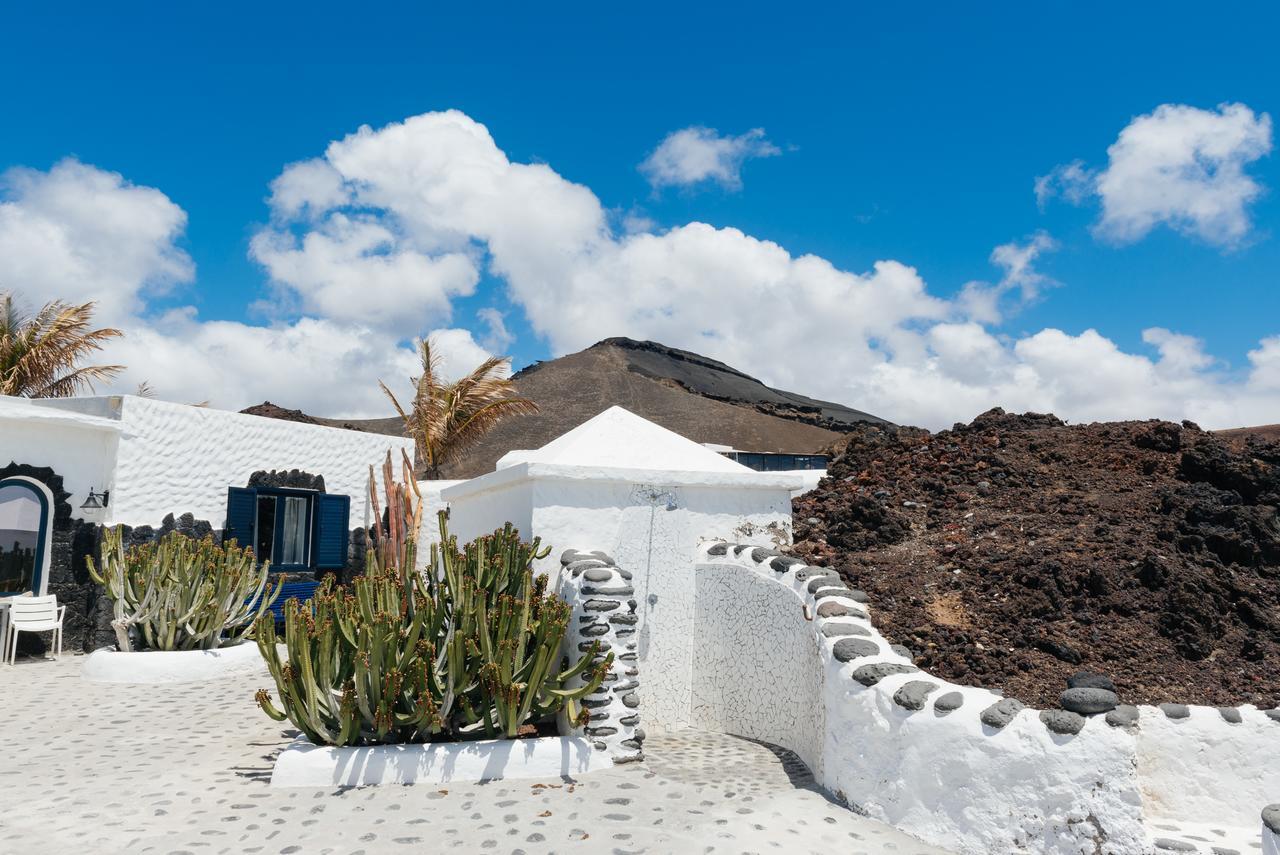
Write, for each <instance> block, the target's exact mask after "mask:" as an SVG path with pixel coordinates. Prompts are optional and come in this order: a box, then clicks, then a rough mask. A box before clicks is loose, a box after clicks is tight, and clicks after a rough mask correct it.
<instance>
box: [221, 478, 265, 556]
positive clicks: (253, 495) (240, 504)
mask: <svg viewBox="0 0 1280 855" xmlns="http://www.w3.org/2000/svg"><path fill="white" fill-rule="evenodd" d="M257 526H258V491H257V490H255V489H253V488H252V487H228V488H227V525H226V528H225V529H224V530H223V533H222V542H223V543H226V542H227V541H229V540H231V539H233V538H234V539H235V541H236V542H237V543H239V544H240V546H241V547H250V548H251V547H252V546H253V545H254V543H255V542H256V540H255V538H254V534H255V533H256V532H255V531H254V530H255V529H256V528H257ZM266 557H267V558H270V557H271V556H270V555H268V556H266Z"/></svg>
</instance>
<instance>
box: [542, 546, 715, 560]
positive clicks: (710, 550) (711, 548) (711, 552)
mask: <svg viewBox="0 0 1280 855" xmlns="http://www.w3.org/2000/svg"><path fill="white" fill-rule="evenodd" d="M728 553H729V544H727V543H713V544H711V546H709V547H708V548H707V554H708V555H727V554H728ZM562 560H563V559H562Z"/></svg>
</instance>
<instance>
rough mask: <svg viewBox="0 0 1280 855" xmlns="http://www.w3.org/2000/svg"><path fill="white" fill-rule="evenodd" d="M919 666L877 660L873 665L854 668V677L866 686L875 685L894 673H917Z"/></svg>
mask: <svg viewBox="0 0 1280 855" xmlns="http://www.w3.org/2000/svg"><path fill="white" fill-rule="evenodd" d="M919 670H920V669H919V668H917V667H915V666H914V665H901V664H899V663H897V662H876V663H874V664H872V665H861V666H859V667H858V668H856V669H854V672H853V679H854V680H857V681H858V682H859V683H861V684H862V685H864V686H874V685H875V684H876V683H879V682H880V681H881V680H883V679H884V678H885V677H892V676H893V675H894V674H915V673H917V672H919Z"/></svg>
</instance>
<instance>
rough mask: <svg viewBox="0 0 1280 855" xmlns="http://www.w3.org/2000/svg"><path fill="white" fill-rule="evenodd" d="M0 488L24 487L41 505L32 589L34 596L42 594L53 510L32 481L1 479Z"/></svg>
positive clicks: (41, 491) (32, 571)
mask: <svg viewBox="0 0 1280 855" xmlns="http://www.w3.org/2000/svg"><path fill="white" fill-rule="evenodd" d="M0 487H23V488H25V489H26V490H27V491H29V492H30V493H31V495H33V496H35V498H36V502H37V503H38V504H39V505H40V530H39V531H38V532H37V533H36V552H35V562H36V563H35V566H34V567H33V568H32V569H31V587H30V589H29V590H30V591H31V593H33V594H39V593H40V590H41V589H40V585H41V583H42V582H43V581H44V553H45V550H46V549H48V548H49V544H47V543H45V540H46V539H47V537H48V534H49V514H50V513H52V511H53V509H52V508H50V507H49V499H48V497H46V496H45V494H44V491H43V490H40V489H39V488H37V487H35V486H33V485H32V484H31V482H30V481H27V480H26V479H25V478H0Z"/></svg>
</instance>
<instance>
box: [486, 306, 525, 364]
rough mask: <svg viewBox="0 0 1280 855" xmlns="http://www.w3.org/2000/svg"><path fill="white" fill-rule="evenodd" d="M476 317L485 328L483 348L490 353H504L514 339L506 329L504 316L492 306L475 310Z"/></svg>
mask: <svg viewBox="0 0 1280 855" xmlns="http://www.w3.org/2000/svg"><path fill="white" fill-rule="evenodd" d="M476 317H477V318H478V319H479V320H480V322H481V323H482V324H484V325H485V328H486V329H487V332H486V333H485V336H484V338H483V341H484V347H485V350H487V351H489V352H490V353H504V352H505V351H506V349H507V348H508V347H510V346H511V343H512V342H513V341H515V340H516V337H515V336H514V335H512V334H511V331H510V330H508V329H507V321H506V316H505V315H503V313H502V312H500V311H498V310H497V309H495V308H493V307H492V306H489V307H486V308H483V309H480V310H479V311H477V312H476Z"/></svg>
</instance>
